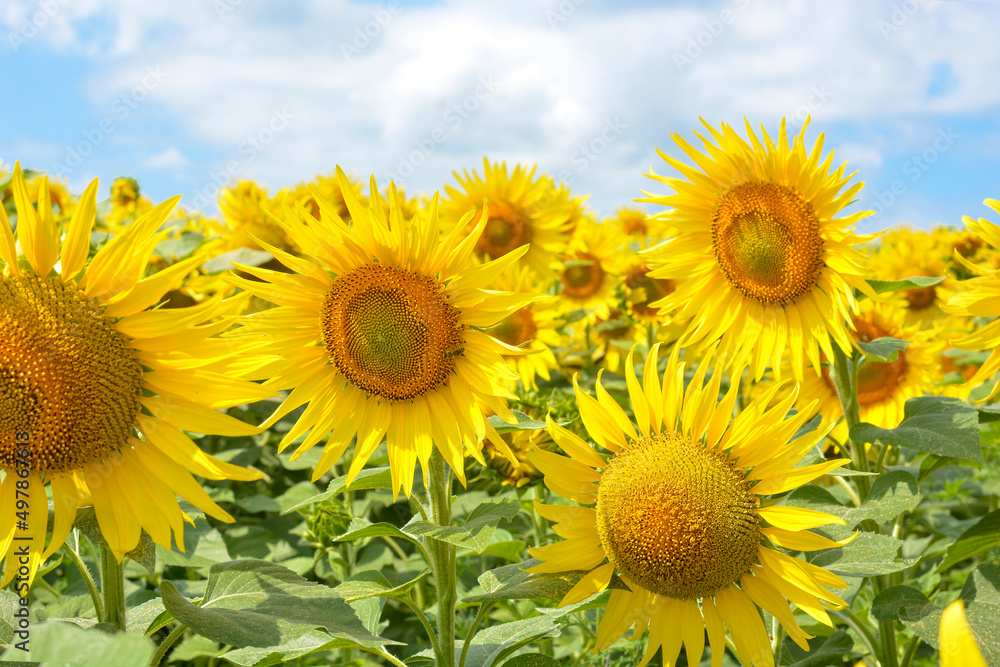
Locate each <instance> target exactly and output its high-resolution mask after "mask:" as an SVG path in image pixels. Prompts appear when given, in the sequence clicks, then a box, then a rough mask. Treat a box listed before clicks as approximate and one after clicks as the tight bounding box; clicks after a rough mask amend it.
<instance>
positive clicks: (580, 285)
mask: <svg viewBox="0 0 1000 667" xmlns="http://www.w3.org/2000/svg"><path fill="white" fill-rule="evenodd" d="M623 245H624V239H623V238H622V237H621V235H620V234H618V233H617V230H615V229H614V227H612V226H610V225H602V224H599V223H596V222H592V221H590V220H582V221H581V222H580V225H579V226H578V227H577V229H576V232H575V233H574V234H573V240H572V242H571V243H570V245H569V247H568V248H567V250H566V254H565V255H564V256H563V257H562V261H561V262H560V267H559V281H560V282H561V283H562V292H561V293H560V295H561V297H562V300H563V302H564V307H566V308H571V309H574V310H576V309H583V310H591V311H593V313H592V314H593V315H596V316H599V317H605V318H606V317H607V315H608V312H609V310H610V309H611V307H612V306H613V305H614V304H615V288H616V287H617V286H618V284H619V282H620V281H621V275H622V271H623V268H624V267H623V261H622V253H621V252H620V250H621V247H622V246H623Z"/></svg>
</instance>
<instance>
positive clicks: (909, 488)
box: [782, 470, 921, 540]
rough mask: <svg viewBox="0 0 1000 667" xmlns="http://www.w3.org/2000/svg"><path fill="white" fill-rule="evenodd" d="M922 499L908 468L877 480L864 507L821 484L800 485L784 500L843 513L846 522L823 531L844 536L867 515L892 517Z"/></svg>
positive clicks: (881, 520) (882, 519)
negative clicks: (842, 501) (846, 502)
mask: <svg viewBox="0 0 1000 667" xmlns="http://www.w3.org/2000/svg"><path fill="white" fill-rule="evenodd" d="M920 499H921V496H920V493H919V490H918V485H917V480H916V478H915V477H914V476H913V475H912V474H910V473H908V472H906V471H905V470H891V471H889V472H885V473H883V474H882V475H880V476H879V477H878V478H877V479H876V480H875V482H874V483H873V484H872V488H871V491H870V492H869V494H868V498H866V499H865V502H864V503H862V504H861V507H849V506H846V505H841V504H840V503H839V502H837V499H836V498H834V497H833V495H832V494H831V493H830V492H829V491H827V490H826V489H823V488H821V487H818V486H802V487H799V488H798V489H796V490H795V491H793V492H792V493H791V494H790V495H789V496H788V498H787V499H786V500H785V501H783V503H782V504H787V505H789V506H791V507H804V508H806V509H812V510H816V511H818V512H826V513H827V514H832V515H834V516H839V517H840V518H841V519H843V520H844V525H843V526H824V527H823V528H821V529H819V532H821V533H823V534H826V535H829V536H830V537H832V538H834V539H837V540H842V539H844V538H845V537H847V536H849V535H850V534H851V533H852V532H854V528H855V527H856V526H857V525H858V524H859V523H861V522H862V521H864V520H865V519H871V520H872V521H875V522H876V523H885V522H887V521H892V520H893V519H895V518H896V517H897V516H899V515H900V514H902V513H903V512H909V511H912V510H914V509H916V507H917V505H919V504H920Z"/></svg>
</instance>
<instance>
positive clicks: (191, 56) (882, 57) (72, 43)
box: [0, 0, 1000, 213]
mask: <svg viewBox="0 0 1000 667" xmlns="http://www.w3.org/2000/svg"><path fill="white" fill-rule="evenodd" d="M219 1H220V2H222V3H227V2H228V3H229V4H228V5H225V6H227V7H231V8H232V11H231V12H226V13H224V14H223V15H222V17H221V18H220V16H219V14H218V13H217V12H216V8H215V6H214V5H213V3H209V2H204V1H203V0H182V1H178V2H173V3H135V2H132V1H131V0H87V1H86V2H81V3H73V4H68V5H66V6H64V7H63V9H62V10H61V12H60V15H59V20H60V21H61V24H60V25H62V26H63V27H62V28H60V29H59V30H52V31H42V32H41V33H40V39H46V40H50V41H51V42H52V43H53V45H54V46H56V47H58V48H60V49H67V48H70V49H76V50H78V51H79V52H81V53H94V52H96V53H98V54H99V59H97V60H95V61H94V70H93V74H92V76H91V77H90V80H89V81H88V82H87V90H88V91H89V94H90V95H91V96H92V100H93V102H94V103H95V105H97V106H99V107H102V106H103V107H106V106H107V104H109V103H110V102H112V101H113V100H114V99H115V98H116V97H118V96H120V95H121V94H122V93H123V92H125V91H128V90H130V89H132V88H133V87H134V86H136V85H137V84H138V83H139V82H140V81H141V80H142V77H143V75H144V73H145V71H146V68H147V67H150V66H161V67H163V69H164V70H166V71H167V72H169V77H168V79H167V80H166V81H165V82H164V83H163V85H161V86H158V87H157V88H156V89H155V90H153V91H151V92H150V99H151V100H152V102H153V103H154V104H155V105H156V106H157V108H158V109H160V110H162V113H163V114H165V116H166V117H167V118H169V119H170V121H171V123H172V124H174V125H175V126H177V127H179V128H180V129H181V130H182V132H183V133H185V134H186V136H181V137H173V138H171V139H170V140H169V142H168V145H169V143H174V144H177V146H178V148H176V149H174V150H176V151H177V153H176V154H175V155H174V154H172V155H170V156H169V159H168V157H167V153H169V151H167V152H166V153H161V154H160V155H159V156H154V157H162V158H163V160H164V161H165V162H170V161H171V160H173V161H174V162H173V163H171V166H180V163H179V161H178V158H180V159H183V153H181V151H182V150H183V151H185V152H186V153H187V154H188V155H192V151H191V150H190V149H189V148H188V146H189V145H194V146H197V147H198V148H200V149H204V153H206V154H209V155H211V156H212V157H211V158H209V159H210V162H209V163H206V162H205V161H204V160H203V159H198V160H195V159H193V158H191V164H190V166H189V169H188V172H189V173H188V175H187V178H188V180H189V181H190V185H191V187H192V188H196V187H199V186H201V185H202V184H203V183H206V182H209V181H210V180H211V179H210V175H209V174H210V172H211V171H212V170H215V169H218V168H219V166H220V165H224V164H225V163H226V162H227V161H232V160H236V161H238V162H240V165H241V168H242V169H243V170H244V171H245V173H246V174H249V175H251V176H254V177H257V178H261V179H263V180H265V181H267V182H268V183H269V184H270V185H272V186H280V185H284V184H288V183H291V182H295V181H298V180H302V179H304V178H308V177H309V176H310V175H312V174H313V173H318V172H328V171H330V169H331V168H332V166H333V164H334V163H340V164H342V165H344V166H345V167H346V168H348V169H355V170H357V171H358V172H359V173H369V172H374V173H376V175H378V176H379V177H380V178H381V177H382V176H384V175H385V174H387V173H395V174H401V165H402V166H406V165H407V164H409V165H410V166H412V167H414V172H413V174H412V176H409V177H407V178H405V181H406V185H407V186H408V189H410V190H413V189H415V188H416V189H423V190H431V189H436V188H438V187H440V186H441V185H442V182H443V181H445V180H450V178H451V177H450V172H451V171H452V170H453V169H461V168H462V167H468V168H475V167H478V166H479V165H480V164H481V159H482V156H483V154H487V155H489V156H491V157H493V158H496V159H523V160H526V161H530V162H538V163H539V164H540V165H541V167H542V168H543V169H545V170H549V171H552V172H557V173H558V172H560V171H562V172H564V173H567V174H568V175H570V176H571V177H572V178H573V186H574V188H578V189H580V190H581V191H584V192H587V191H589V192H593V193H594V197H593V200H592V203H593V205H594V206H595V207H596V208H598V209H600V210H601V211H602V212H605V213H609V212H610V211H611V210H612V209H613V208H614V207H615V206H617V205H618V204H621V203H626V202H627V201H628V200H630V199H631V198H633V197H637V196H640V193H639V188H646V187H653V186H654V184H651V183H649V182H648V180H647V179H645V178H643V177H642V175H641V174H642V173H643V172H645V171H647V169H648V166H649V165H650V164H651V163H652V164H654V165H655V168H656V170H657V171H660V172H664V171H668V169H667V167H666V165H663V164H662V162H661V161H660V160H659V158H655V154H654V153H653V151H652V147H653V146H654V145H659V146H660V147H661V148H663V149H665V150H668V151H670V152H672V153H673V154H677V153H678V151H677V150H676V148H675V147H674V146H673V144H672V142H671V141H670V140H669V137H668V133H670V132H678V131H679V132H681V133H682V135H684V136H685V137H686V138H688V139H691V134H690V129H691V128H694V127H695V125H696V124H697V119H698V117H699V116H702V117H704V118H706V120H708V121H709V122H711V123H713V124H717V123H718V121H720V120H726V121H728V122H731V123H737V124H740V125H741V124H742V123H741V121H742V118H743V117H744V116H747V117H748V118H750V119H751V121H752V122H754V124H755V125H757V124H758V123H760V122H763V123H764V124H765V125H766V126H768V127H769V128H774V127H776V125H777V122H778V119H779V118H780V117H781V116H783V115H786V116H790V117H794V116H795V115H796V114H799V115H800V116H804V115H805V113H810V114H811V115H812V121H813V127H812V128H811V129H810V137H814V136H815V134H816V133H817V132H818V131H819V130H818V128H822V127H823V126H825V125H828V124H830V123H871V122H884V123H885V124H886V125H887V126H889V125H891V129H888V130H885V131H884V132H882V134H880V135H879V136H878V137H874V138H872V141H873V142H874V145H872V146H869V147H866V146H864V145H862V144H861V143H860V142H858V141H854V142H852V143H849V144H845V145H841V146H832V145H830V144H829V142H828V144H827V148H839V149H840V151H841V152H842V153H844V156H845V157H847V156H851V158H852V161H856V162H857V163H858V164H859V165H864V166H873V167H877V166H878V165H879V164H880V163H881V160H882V156H883V154H884V153H885V152H886V151H887V150H898V151H905V150H907V149H908V146H910V145H911V144H912V146H913V147H914V148H920V146H921V143H920V142H921V141H925V138H924V137H926V135H927V132H928V130H927V128H928V127H929V128H931V130H930V131H931V132H933V128H934V127H935V126H936V125H938V124H940V116H941V114H975V113H987V112H991V111H995V110H996V109H997V107H998V106H1000V87H998V86H996V85H995V63H996V62H1000V42H998V41H997V40H996V39H995V36H994V31H993V30H992V29H990V28H989V26H990V25H992V24H993V23H995V21H996V19H997V14H998V10H997V8H996V7H994V6H990V5H985V4H970V3H960V2H934V1H931V0H925V1H924V2H922V3H920V5H919V8H918V9H917V10H916V11H915V12H914V13H913V14H912V15H905V16H904V17H903V18H902V19H900V18H899V17H898V16H894V15H893V12H894V9H893V7H894V5H893V3H891V2H888V1H884V2H872V3H845V2H842V0H811V1H808V2H807V1H805V0H798V1H796V2H790V3H785V4H783V5H782V7H781V10H780V11H778V10H776V9H775V7H774V6H771V5H768V4H767V3H750V2H749V0H726V1H724V2H716V3H712V4H711V5H707V4H706V5H702V4H697V5H696V4H693V3H684V4H677V5H668V6H663V5H655V4H649V5H637V6H634V7H630V6H628V5H623V6H619V7H617V8H616V9H614V10H611V9H608V8H606V7H598V6H597V4H596V3H594V4H593V5H591V4H590V3H584V4H579V6H577V8H576V10H575V11H574V12H573V13H572V14H570V15H567V16H565V17H563V18H565V20H564V21H560V22H558V23H556V24H554V25H553V26H550V21H549V17H547V15H546V11H553V10H554V8H555V7H556V5H555V3H552V2H547V3H539V2H531V1H529V0H518V1H516V2H512V3H487V2H460V1H459V0H447V1H446V2H444V3H442V4H436V5H430V6H411V5H405V4H401V5H398V6H399V7H400V9H399V11H390V9H389V7H390V5H389V4H384V5H380V4H360V3H354V2H347V1H343V0H342V1H339V2H319V1H316V2H311V3H304V4H300V5H273V4H270V3H265V2H255V1H253V0H242V1H241V2H238V1H237V0H219ZM215 5H218V3H215ZM11 6H14V7H15V8H14V9H12V8H11ZM32 6H33V5H32V3H30V2H28V1H27V0H19V1H18V2H15V3H11V5H9V6H7V7H5V10H4V12H3V14H2V15H0V21H5V22H6V23H7V24H8V25H13V24H15V23H17V21H18V20H20V19H21V17H23V16H24V15H25V14H26V12H27V11H28V9H27V8H30V7H32ZM394 6H395V5H394ZM18 7H19V8H20V12H19V11H18V9H17V8H18ZM724 11H725V12H728V13H724ZM98 19H101V20H103V21H109V22H112V24H113V25H114V26H115V33H114V35H113V37H111V38H109V37H108V36H107V35H94V34H91V33H90V32H89V28H88V26H90V25H91V24H92V23H93V22H94V21H95V20H98ZM886 25H888V26H890V28H886V27H885V26H886ZM67 30H71V31H72V30H75V32H71V34H70V35H69V36H67ZM68 45H69V46H68ZM345 47H346V48H345ZM345 51H346V52H347V55H349V56H350V58H348V57H346V56H345ZM685 59H687V60H685ZM942 62H943V63H946V64H947V66H948V67H949V68H950V72H951V76H952V78H953V81H951V83H950V85H949V89H948V91H947V93H946V94H943V95H941V96H939V97H934V98H928V95H927V88H928V86H929V85H931V81H932V70H933V68H934V67H935V65H936V64H939V63H942ZM484 80H486V81H495V82H497V85H496V87H495V89H489V90H486V91H485V92H484V90H483V83H482V82H483V81H484ZM487 88H489V87H487ZM477 93H479V95H478V96H477ZM469 100H473V101H474V102H475V104H473V102H468V101H469ZM467 102H468V103H467ZM466 103H467V104H466ZM456 105H458V111H456ZM463 105H465V106H463ZM471 106H475V108H474V109H468V108H466V107H471ZM276 109H277V110H282V109H287V111H288V112H289V113H290V114H292V115H293V116H294V121H292V122H291V123H289V124H288V126H287V128H285V129H283V130H282V131H281V132H280V133H276V134H275V136H274V137H273V140H272V141H270V142H269V143H268V144H267V145H266V146H263V148H262V149H261V150H259V151H256V152H255V154H254V156H253V158H252V159H245V158H247V155H248V153H245V152H243V151H242V150H241V147H245V145H246V142H247V140H248V138H252V137H254V136H256V135H257V134H259V133H261V132H262V131H263V130H264V128H266V127H267V124H268V123H269V121H270V119H271V118H272V116H273V114H274V113H275V110H276ZM615 118H618V119H619V120H620V121H621V123H622V124H624V125H626V126H627V128H626V129H625V130H623V131H622V132H621V134H620V135H619V136H616V137H615V140H614V141H612V142H606V143H607V145H606V146H605V149H604V150H603V151H602V152H601V154H600V155H596V156H595V157H594V159H593V160H589V158H587V157H586V156H584V159H583V160H581V155H580V147H581V146H587V145H588V142H592V141H594V139H595V137H598V136H600V133H601V132H602V130H603V128H604V127H605V125H606V123H608V122H609V121H610V120H612V119H615ZM792 124H793V125H795V126H798V125H800V124H801V122H800V121H799V122H797V123H796V122H793V123H792ZM435 130H442V131H443V132H444V135H443V136H444V138H443V140H435V139H433V136H434V132H435ZM184 142H187V143H186V144H185V143H184ZM428 142H430V143H428ZM852 144H853V145H852ZM415 155H416V156H418V160H419V161H420V164H419V165H416V164H413V163H414V162H416V161H417V160H412V159H411V158H412V157H414V156H415ZM150 159H151V160H152V159H153V158H150ZM584 164H585V167H583V166H582V165H584ZM160 166H166V165H160Z"/></svg>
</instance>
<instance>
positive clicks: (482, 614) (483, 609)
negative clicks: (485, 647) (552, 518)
mask: <svg viewBox="0 0 1000 667" xmlns="http://www.w3.org/2000/svg"><path fill="white" fill-rule="evenodd" d="M492 607H493V603H492V602H484V603H483V604H482V605H480V607H479V612H478V613H477V614H476V620H474V621H473V622H472V627H471V628H469V634H468V635H467V636H466V637H465V643H464V644H463V645H462V657H461V658H459V660H458V667H465V656H466V655H467V654H468V653H469V647H470V646H472V638H473V637H475V636H476V631H477V630H478V629H479V624H480V623H482V622H483V619H485V618H486V614H488V613H489V612H490V609H491V608H492Z"/></svg>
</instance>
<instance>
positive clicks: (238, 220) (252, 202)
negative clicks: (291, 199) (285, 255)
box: [219, 180, 298, 252]
mask: <svg viewBox="0 0 1000 667" xmlns="http://www.w3.org/2000/svg"><path fill="white" fill-rule="evenodd" d="M287 198H288V191H287V190H280V191H279V192H278V193H277V194H276V195H275V196H274V197H271V196H270V195H269V194H268V191H267V190H265V189H264V188H262V187H260V186H259V185H257V184H256V183H255V182H253V181H247V180H243V181H238V182H237V183H236V184H234V185H232V186H229V187H225V188H223V189H222V190H220V191H219V209H220V210H221V211H222V214H223V216H224V217H225V220H226V224H227V225H229V227H230V229H231V230H232V231H231V233H230V235H229V237H228V238H227V245H228V246H229V248H230V249H235V248H253V249H260V248H261V246H260V244H258V243H256V241H255V239H259V240H261V241H263V242H264V243H266V244H268V245H272V246H276V247H278V248H280V249H282V250H284V251H286V252H298V248H296V247H295V242H294V241H292V239H291V237H289V236H288V233H287V232H286V231H285V230H284V228H283V227H282V226H281V225H279V224H278V223H277V222H275V220H274V217H273V216H276V215H277V216H280V215H281V211H282V207H283V205H284V204H285V201H286V199H287Z"/></svg>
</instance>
